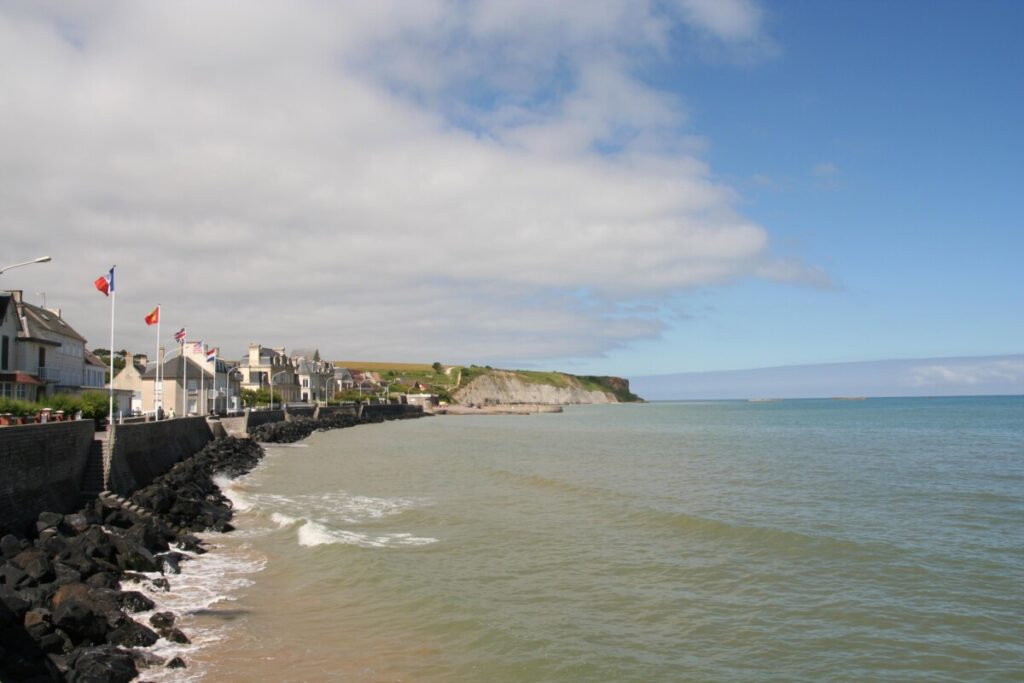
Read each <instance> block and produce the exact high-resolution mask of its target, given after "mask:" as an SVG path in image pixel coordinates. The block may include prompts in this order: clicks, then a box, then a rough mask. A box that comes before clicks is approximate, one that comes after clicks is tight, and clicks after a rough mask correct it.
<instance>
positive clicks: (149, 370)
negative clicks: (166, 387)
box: [142, 357, 213, 380]
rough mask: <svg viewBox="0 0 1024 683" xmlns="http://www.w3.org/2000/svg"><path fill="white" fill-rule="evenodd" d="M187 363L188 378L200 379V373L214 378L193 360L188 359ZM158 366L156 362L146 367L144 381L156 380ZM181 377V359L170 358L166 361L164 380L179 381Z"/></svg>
mask: <svg viewBox="0 0 1024 683" xmlns="http://www.w3.org/2000/svg"><path fill="white" fill-rule="evenodd" d="M185 362H186V363H188V368H187V370H186V371H185V374H186V377H198V376H199V373H200V372H202V373H203V374H204V375H205V376H206V377H209V378H211V379H212V378H213V373H211V372H210V371H209V370H207V369H206V368H204V367H202V366H201V365H199V363H197V362H195V361H194V360H192V359H191V358H187V357H186V361H185ZM156 366H157V363H156V362H155V361H154V362H152V363H149V364H148V365H147V366H146V372H145V373H143V375H142V379H154V380H155V379H156ZM179 377H181V359H180V358H169V359H166V360H164V368H163V378H164V379H178V378H179Z"/></svg>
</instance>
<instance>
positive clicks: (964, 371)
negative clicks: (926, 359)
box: [910, 357, 1024, 388]
mask: <svg viewBox="0 0 1024 683" xmlns="http://www.w3.org/2000/svg"><path fill="white" fill-rule="evenodd" d="M910 376H911V382H912V384H913V385H914V386H917V387H936V388H946V387H951V386H962V387H972V386H977V385H982V384H984V385H993V386H995V385H1003V384H1005V385H1013V384H1018V385H1020V384H1024V358H1018V357H1010V358H996V359H968V360H962V361H957V362H945V363H936V364H929V365H922V366H918V367H915V368H912V369H911V370H910Z"/></svg>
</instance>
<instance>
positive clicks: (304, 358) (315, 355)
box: [290, 349, 334, 403]
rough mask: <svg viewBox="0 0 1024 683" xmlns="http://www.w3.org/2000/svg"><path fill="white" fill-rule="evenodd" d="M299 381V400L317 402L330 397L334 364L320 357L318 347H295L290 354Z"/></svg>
mask: <svg viewBox="0 0 1024 683" xmlns="http://www.w3.org/2000/svg"><path fill="white" fill-rule="evenodd" d="M290 358H291V360H292V363H294V365H295V374H296V375H298V381H299V400H300V401H302V402H303V403H310V402H311V403H317V402H319V401H326V400H327V399H329V398H330V397H331V394H332V390H333V388H334V386H333V380H334V365H333V364H332V363H328V362H327V361H325V360H323V359H322V358H320V350H319V349H295V350H294V351H292V353H291V356H290Z"/></svg>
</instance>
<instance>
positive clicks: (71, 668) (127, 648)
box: [0, 406, 423, 683]
mask: <svg viewBox="0 0 1024 683" xmlns="http://www.w3.org/2000/svg"><path fill="white" fill-rule="evenodd" d="M367 408H370V410H364V411H363V413H362V414H361V415H360V416H359V417H356V416H353V415H350V414H333V415H326V416H324V417H320V418H311V417H303V416H296V417H294V418H293V419H291V420H288V421H281V422H269V423H265V424H262V425H259V426H257V427H254V428H253V429H252V432H251V435H250V436H251V437H252V438H249V439H245V438H237V437H233V436H226V437H222V438H217V439H214V440H212V441H210V442H208V443H206V444H205V445H204V446H203V447H202V448H201V449H200V450H199V451H198V452H196V453H194V454H192V455H191V456H190V457H187V458H185V459H183V460H181V461H179V462H177V463H175V464H174V465H173V466H171V467H170V469H169V470H168V471H166V472H165V473H163V474H161V475H159V476H157V477H156V478H155V479H153V480H152V482H151V483H149V484H148V485H146V486H144V487H142V488H140V489H139V490H136V491H135V492H133V493H132V494H131V495H130V497H128V498H126V497H122V496H119V495H117V494H115V493H112V492H109V491H105V492H103V493H101V494H100V495H99V496H98V497H96V498H95V499H94V500H92V501H91V502H90V503H88V504H86V505H85V506H83V507H82V508H81V509H79V510H78V511H77V512H72V513H68V514H62V513H59V512H51V511H44V512H42V513H41V514H39V516H38V518H37V520H36V522H35V524H34V530H33V532H32V533H28V534H25V535H22V536H17V535H14V534H7V535H4V536H3V537H2V538H0V680H3V681H8V680H26V681H69V682H89V681H104V682H108V681H109V682H114V683H116V682H119V681H123V682H125V683H127V681H130V680H132V679H133V678H135V677H136V676H137V675H138V674H139V672H140V670H143V671H144V670H146V669H148V668H151V667H170V668H182V667H187V666H188V663H187V662H185V661H184V660H182V658H181V657H173V658H170V659H167V660H165V659H164V658H161V657H159V656H157V655H155V654H154V653H153V652H152V651H151V650H150V648H152V646H154V645H155V644H157V642H158V641H159V640H160V639H164V640H166V641H169V642H177V643H187V642H188V635H187V634H186V633H184V632H182V631H181V630H180V629H178V628H177V627H176V626H175V622H176V619H177V616H176V615H174V614H172V613H170V612H156V613H153V614H152V615H151V616H150V618H149V623H148V625H146V624H142V623H139V622H138V621H136V619H134V618H133V617H132V616H131V615H132V614H137V613H139V612H147V611H152V610H153V609H154V603H153V601H152V600H150V599H149V598H148V597H147V596H146V595H144V594H143V593H142V592H140V591H138V590H135V589H133V587H134V588H139V587H142V586H145V587H146V588H147V590H157V591H159V590H164V591H166V590H170V588H171V581H172V580H173V575H175V574H177V573H178V572H179V571H180V563H181V562H184V561H187V560H188V559H189V558H190V557H193V556H195V555H199V554H203V553H205V552H207V549H206V548H204V546H203V543H202V541H201V540H200V539H199V538H198V537H197V536H196V535H195V534H196V533H199V532H204V531H218V532H229V531H231V530H232V529H233V527H232V526H231V523H230V520H231V519H232V516H233V510H232V505H231V502H230V500H228V499H227V498H226V497H225V496H224V495H223V494H222V493H221V490H220V488H219V487H218V486H217V485H216V484H215V483H214V477H215V476H227V477H229V478H235V477H238V476H241V475H243V474H245V473H247V472H249V471H250V470H251V469H252V468H253V467H255V466H256V465H257V464H258V463H259V461H260V460H261V459H262V458H263V455H264V450H263V448H262V447H261V446H260V445H259V443H258V442H259V441H263V442H267V443H275V442H279V443H285V442H292V441H297V440H300V439H303V438H306V437H307V436H309V435H310V434H311V433H313V432H314V431H323V430H329V429H339V428H345V427H352V426H355V425H358V424H366V423H375V422H383V421H385V420H391V419H406V418H415V417H420V416H422V415H423V413H422V411H421V410H408V409H406V408H409V407H406V406H367ZM168 576H171V577H172V578H171V579H168V578H167V577H168Z"/></svg>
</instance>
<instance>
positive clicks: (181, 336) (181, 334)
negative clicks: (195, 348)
mask: <svg viewBox="0 0 1024 683" xmlns="http://www.w3.org/2000/svg"><path fill="white" fill-rule="evenodd" d="M174 341H176V342H183V341H185V328H184V327H183V328H181V329H180V330H178V331H177V332H175V333H174Z"/></svg>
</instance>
